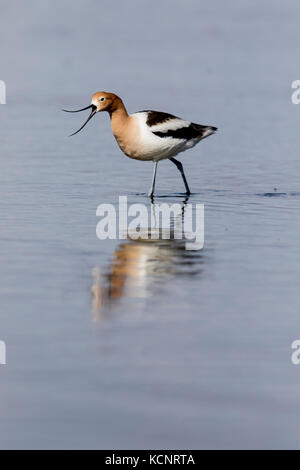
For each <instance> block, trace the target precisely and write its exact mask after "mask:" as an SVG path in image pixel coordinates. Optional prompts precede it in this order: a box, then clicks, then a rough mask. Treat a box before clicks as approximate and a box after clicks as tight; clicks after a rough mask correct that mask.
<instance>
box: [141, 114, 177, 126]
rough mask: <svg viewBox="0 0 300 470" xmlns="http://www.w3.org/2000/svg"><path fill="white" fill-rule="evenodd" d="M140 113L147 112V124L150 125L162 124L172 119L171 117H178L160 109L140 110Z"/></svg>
mask: <svg viewBox="0 0 300 470" xmlns="http://www.w3.org/2000/svg"><path fill="white" fill-rule="evenodd" d="M139 112H140V113H147V121H146V124H147V126H149V127H152V126H156V125H157V124H162V123H163V122H166V121H170V119H177V118H176V116H173V114H169V113H162V112H160V111H148V110H145V111H139Z"/></svg>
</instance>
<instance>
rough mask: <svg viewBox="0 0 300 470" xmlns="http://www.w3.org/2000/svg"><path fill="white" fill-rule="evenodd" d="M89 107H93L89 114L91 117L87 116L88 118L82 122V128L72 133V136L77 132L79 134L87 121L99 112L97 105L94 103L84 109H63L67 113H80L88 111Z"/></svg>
mask: <svg viewBox="0 0 300 470" xmlns="http://www.w3.org/2000/svg"><path fill="white" fill-rule="evenodd" d="M87 109H91V110H92V111H91V114H90V115H89V117H88V118H87V120H86V121H85V122H84V123H83V124H82V126H81V127H80V129H78V131H76V132H74V133H73V134H71V135H70V137H72V135H75V134H78V132H80V131H81V130H82V129H83V128H84V127H85V126H86V125H87V123H88V122H89V120H90V119H92V117H93V116H94V115H95V114H96V112H97V107H96V106H95V105H94V104H91V105H90V106H87V107H86V108H82V109H77V110H75V111H69V110H67V109H63V111H65V112H66V113H79V112H80V111H86V110H87Z"/></svg>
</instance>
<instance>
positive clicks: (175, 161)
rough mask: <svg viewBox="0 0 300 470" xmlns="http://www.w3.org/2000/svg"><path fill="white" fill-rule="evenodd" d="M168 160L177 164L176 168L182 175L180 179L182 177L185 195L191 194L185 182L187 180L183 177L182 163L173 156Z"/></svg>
mask: <svg viewBox="0 0 300 470" xmlns="http://www.w3.org/2000/svg"><path fill="white" fill-rule="evenodd" d="M170 160H171V162H173V163H174V164H175V165H176V166H177V168H178V170H179V171H180V173H181V176H182V179H183V182H184V186H185V190H186V194H187V195H190V194H191V191H190V188H189V185H188V184H187V180H186V178H185V174H184V171H183V166H182V163H181V162H179V161H178V160H175V158H170Z"/></svg>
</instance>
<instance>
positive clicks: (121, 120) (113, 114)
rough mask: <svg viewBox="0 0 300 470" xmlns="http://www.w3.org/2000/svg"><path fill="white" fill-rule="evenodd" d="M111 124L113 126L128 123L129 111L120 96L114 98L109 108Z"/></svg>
mask: <svg viewBox="0 0 300 470" xmlns="http://www.w3.org/2000/svg"><path fill="white" fill-rule="evenodd" d="M109 115H110V119H111V124H112V126H113V127H119V126H123V125H125V124H126V121H127V119H128V113H127V111H126V108H125V106H124V103H123V101H122V100H121V98H119V97H118V96H117V97H116V98H115V99H114V101H113V103H112V105H111V108H110V110H109Z"/></svg>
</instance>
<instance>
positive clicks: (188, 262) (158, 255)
mask: <svg viewBox="0 0 300 470" xmlns="http://www.w3.org/2000/svg"><path fill="white" fill-rule="evenodd" d="M185 203H186V201H184V203H183V207H182V212H181V214H180V218H183V216H184V207H185ZM175 228H176V221H175ZM175 228H174V227H173V229H171V230H170V229H169V230H168V238H167V239H166V238H165V236H166V233H165V232H164V230H163V229H160V230H159V236H158V239H155V240H153V239H151V238H148V239H142V237H141V238H140V239H138V240H134V241H133V240H130V239H129V240H128V241H127V242H125V243H122V244H120V245H119V246H118V247H117V249H116V251H115V252H114V253H113V259H112V261H111V263H110V265H109V267H108V269H107V270H103V269H102V268H100V267H96V268H94V269H93V285H92V308H93V311H94V313H95V318H97V319H98V320H99V318H100V315H99V314H100V311H102V310H105V309H106V308H107V307H109V308H110V307H112V305H114V304H115V302H116V301H117V300H120V299H121V298H123V297H133V298H146V297H149V296H151V295H153V293H154V291H155V290H156V289H162V288H164V285H165V281H168V280H170V279H171V278H172V277H173V276H193V275H195V274H199V273H201V271H202V264H203V254H202V253H201V252H195V251H186V250H185V242H184V240H182V239H181V240H180V239H176V238H175V237H174V234H175ZM152 230H153V229H148V228H147V229H145V230H141V232H142V233H144V232H145V231H147V233H149V232H150V233H152ZM154 231H155V230H154ZM156 236H157V230H156ZM163 237H164V238H163Z"/></svg>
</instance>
